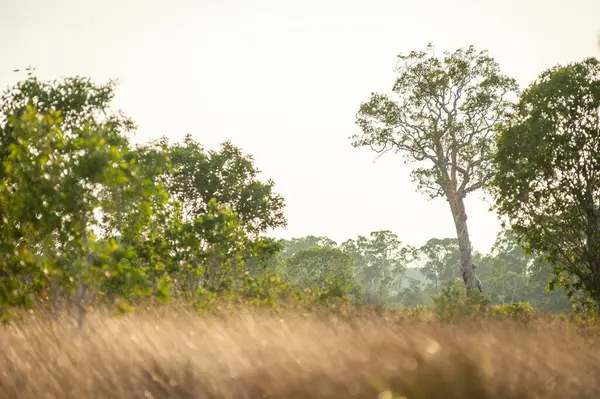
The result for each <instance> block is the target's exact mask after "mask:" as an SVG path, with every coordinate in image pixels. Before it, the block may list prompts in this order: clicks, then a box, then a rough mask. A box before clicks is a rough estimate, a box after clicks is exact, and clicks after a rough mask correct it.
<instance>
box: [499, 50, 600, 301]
mask: <svg viewBox="0 0 600 399" xmlns="http://www.w3.org/2000/svg"><path fill="white" fill-rule="evenodd" d="M599 107H600V61H599V60H598V59H596V58H588V59H586V60H584V61H582V62H579V63H573V64H569V65H567V66H556V67H554V68H551V69H549V70H547V71H545V72H544V73H542V74H541V75H540V76H539V78H538V79H537V80H536V81H535V82H534V83H532V84H531V86H530V87H529V88H527V90H525V91H524V92H523V93H522V95H521V97H520V100H519V103H518V105H517V106H516V109H515V110H514V113H513V114H512V116H511V118H510V120H509V121H507V122H506V123H504V124H502V125H501V126H500V129H499V134H498V151H497V153H496V155H495V157H494V166H495V170H496V173H495V176H494V179H493V180H492V181H491V185H490V186H491V192H492V194H493V195H494V197H495V207H496V209H497V211H498V212H499V213H500V214H501V215H503V216H506V217H507V218H508V219H509V222H510V225H511V227H512V229H513V231H514V232H515V233H516V234H517V236H518V237H519V238H520V239H521V240H522V241H523V242H524V243H525V244H526V246H527V248H528V249H529V250H531V251H533V252H537V253H544V254H547V255H548V257H547V259H548V261H550V262H551V263H552V264H554V266H555V270H554V274H555V278H554V281H553V282H552V285H554V284H561V285H563V286H565V287H566V288H567V290H568V293H569V294H570V295H571V296H572V295H573V294H575V293H576V292H577V291H580V290H583V291H585V292H587V293H588V294H589V295H590V296H591V297H592V298H593V299H594V300H595V301H596V303H600V117H599V115H598V112H599Z"/></svg>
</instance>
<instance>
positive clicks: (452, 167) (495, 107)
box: [352, 44, 517, 294]
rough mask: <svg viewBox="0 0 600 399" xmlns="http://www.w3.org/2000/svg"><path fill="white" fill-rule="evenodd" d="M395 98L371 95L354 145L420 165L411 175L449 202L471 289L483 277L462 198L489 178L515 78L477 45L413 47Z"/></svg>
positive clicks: (403, 61)
mask: <svg viewBox="0 0 600 399" xmlns="http://www.w3.org/2000/svg"><path fill="white" fill-rule="evenodd" d="M396 72H397V74H398V76H397V78H396V81H395V83H394V86H393V89H392V90H393V92H394V97H395V98H392V97H391V96H388V95H386V94H378V93H373V94H372V95H371V99H370V101H369V102H366V103H363V104H362V105H361V106H360V110H359V112H358V115H357V124H358V125H359V127H360V129H361V133H360V134H356V135H354V136H353V137H352V139H353V145H354V146H355V147H362V146H368V147H370V148H372V149H373V150H375V151H376V152H378V153H385V152H390V151H391V152H394V153H401V154H403V155H404V157H405V159H406V160H407V161H408V162H414V163H416V164H417V168H416V169H414V170H413V172H412V176H413V179H414V180H415V181H416V182H417V184H418V187H419V189H420V190H422V191H423V192H425V193H426V194H428V195H430V196H431V198H435V197H439V196H443V197H445V198H446V200H447V201H448V204H449V205H450V211H451V212H452V217H453V219H454V225H455V227H456V234H457V238H458V243H459V248H460V253H461V275H462V278H463V281H464V283H465V286H466V288H467V292H468V293H469V294H471V293H472V291H473V289H475V287H476V286H477V279H476V276H475V272H474V269H473V266H472V260H471V256H472V249H471V241H470V238H469V231H468V229H467V213H466V210H465V204H464V199H465V197H466V196H467V194H469V193H471V192H473V191H475V190H477V189H480V188H482V187H483V186H484V184H485V183H486V182H487V181H488V180H489V178H490V177H491V175H490V169H489V162H490V152H491V151H492V149H493V144H494V141H493V139H492V130H493V127H494V125H495V124H496V123H498V122H501V121H502V120H503V119H504V115H505V109H506V108H507V106H508V104H509V100H508V97H509V96H510V95H511V94H512V93H514V92H516V90H517V84H516V82H515V80H514V79H512V78H509V77H507V76H505V75H503V74H502V73H501V72H500V68H499V66H498V63H497V62H496V61H495V60H494V59H493V58H491V57H490V56H489V55H488V54H487V52H485V51H482V52H477V51H476V50H475V48H473V46H470V47H468V48H462V49H458V50H456V51H455V52H453V53H450V52H446V53H444V57H443V58H439V57H437V56H436V55H435V54H434V49H433V46H432V45H431V44H430V45H429V46H428V47H427V50H426V51H412V52H411V53H409V54H408V55H399V56H398V66H397V68H396Z"/></svg>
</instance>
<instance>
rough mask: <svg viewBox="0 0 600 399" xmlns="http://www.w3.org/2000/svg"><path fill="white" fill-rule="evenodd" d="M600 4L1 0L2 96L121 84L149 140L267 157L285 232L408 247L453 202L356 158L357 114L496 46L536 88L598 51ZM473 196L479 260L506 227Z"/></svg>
mask: <svg viewBox="0 0 600 399" xmlns="http://www.w3.org/2000/svg"><path fill="white" fill-rule="evenodd" d="M599 31H600V0H520V1H517V0H485V1H482V0H455V1H451V0H429V1H427V0H423V1H416V0H413V1H408V0H395V1H393V0H370V1H366V0H365V1H356V0H343V1H342V0H320V1H317V0H302V1H291V0H271V1H268V0H220V1H217V0H212V1H207V0H196V1H193V0H170V1H157V0H121V1H116V0H101V1H96V0H93V1H92V0H79V1H76V0H61V1H41V0H38V1H34V0H0V86H1V87H2V88H4V87H5V86H7V85H9V84H13V83H15V82H16V81H17V80H19V79H22V78H23V76H24V74H23V73H13V72H12V70H13V69H16V68H25V67H27V66H29V65H31V66H34V67H35V68H36V70H37V74H38V75H39V76H40V77H42V78H58V77H64V76H69V75H75V74H77V75H84V76H89V77H92V78H93V79H94V80H96V81H101V82H104V81H106V80H107V79H109V78H116V79H118V80H119V82H120V85H119V87H118V92H117V99H116V104H115V105H116V106H117V107H118V108H121V109H122V110H123V111H124V112H125V113H126V114H127V115H128V116H130V117H132V118H133V119H134V120H135V121H136V122H137V124H138V125H139V131H138V133H137V135H136V138H135V140H136V141H138V142H139V141H146V140H148V139H153V138H157V137H159V136H162V135H167V136H169V137H171V138H173V139H180V138H181V137H182V136H183V135H184V134H186V133H191V134H192V135H193V136H194V137H195V138H196V139H197V140H199V141H201V142H202V143H204V144H205V145H206V146H207V147H209V148H216V147H217V146H218V145H219V143H221V142H223V141H225V140H231V141H232V142H233V143H234V144H236V145H238V146H240V147H242V148H243V150H244V151H245V152H247V153H250V154H252V155H254V157H255V159H256V164H257V165H258V167H259V168H260V169H261V170H262V171H263V174H264V177H265V178H266V177H270V178H273V179H274V180H275V182H276V184H277V185H276V188H277V191H278V192H280V193H281V194H283V196H284V197H285V198H286V204H287V206H286V215H287V217H288V220H289V226H288V228H287V229H285V230H284V231H277V232H274V234H276V235H277V236H281V237H293V236H303V235H308V234H315V235H326V236H329V237H331V238H333V239H336V240H342V239H346V238H351V237H354V236H356V235H358V234H368V233H369V232H371V231H374V230H382V229H388V230H392V231H394V232H395V233H397V234H398V235H399V236H400V238H401V239H402V240H403V241H405V242H407V243H410V244H414V245H420V244H423V243H424V242H425V241H426V240H427V239H429V238H431V237H434V236H435V237H446V236H454V235H455V232H454V226H453V223H452V217H451V214H450V212H449V208H448V205H447V203H446V202H445V201H443V200H435V201H430V200H428V199H427V198H426V197H425V196H423V195H421V194H419V193H417V192H415V186H414V185H413V184H412V182H411V180H410V177H409V173H410V171H409V169H407V168H406V167H405V166H404V165H403V163H402V161H401V160H400V159H399V158H397V157H396V156H393V155H389V156H386V157H383V158H380V159H378V160H377V161H376V162H374V161H375V154H373V153H372V152H369V151H368V150H366V149H365V150H357V149H354V148H352V146H351V145H350V140H349V139H348V137H349V136H350V135H352V134H353V133H355V132H356V129H357V127H355V124H354V122H355V114H356V111H357V110H358V106H359V105H360V103H361V102H364V101H366V100H368V98H369V94H370V93H371V92H373V91H384V90H388V89H389V88H390V87H391V85H392V84H393V79H394V74H393V72H392V68H393V67H394V64H395V57H396V56H397V55H398V54H399V53H405V52H409V51H411V50H413V49H416V50H418V49H423V48H424V46H425V45H426V44H427V43H428V42H433V43H434V44H435V45H436V49H439V50H454V49H456V48H458V47H462V46H467V45H470V44H473V45H475V46H476V47H477V48H478V49H487V50H489V51H490V54H491V55H492V56H493V57H495V58H496V59H497V60H498V61H499V62H500V64H501V67H502V68H503V70H504V72H505V73H507V74H509V75H511V76H513V77H515V78H516V79H517V80H518V81H519V83H520V84H521V86H525V85H527V84H528V83H529V82H530V81H531V80H532V79H534V78H535V77H536V76H537V74H538V73H539V72H541V71H542V70H543V69H545V68H548V67H550V66H552V65H554V64H556V63H565V62H570V61H577V60H580V59H582V58H584V57H586V56H591V55H598V50H597V37H598V36H597V35H598V32H599ZM480 197H481V194H480V193H475V194H474V195H472V197H471V198H470V199H468V200H467V207H468V208H467V212H468V215H469V220H468V223H469V228H470V233H471V237H472V240H473V245H474V247H475V249H478V250H487V249H488V248H489V247H490V246H491V244H492V243H493V240H494V238H495V235H496V233H497V232H498V230H499V222H497V219H496V216H495V215H494V214H492V213H490V212H488V209H489V203H486V202H485V201H483V200H481V199H480Z"/></svg>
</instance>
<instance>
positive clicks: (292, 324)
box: [0, 308, 600, 399]
mask: <svg viewBox="0 0 600 399" xmlns="http://www.w3.org/2000/svg"><path fill="white" fill-rule="evenodd" d="M589 333H590V331H588V332H587V334H582V330H581V329H579V328H576V327H575V326H574V325H573V324H571V323H569V322H568V321H565V320H561V319H558V318H546V317H539V318H535V319H531V320H529V321H528V322H524V321H519V320H516V319H506V318H505V319H502V320H500V319H494V320H486V321H485V322H481V321H477V319H475V318H470V319H465V320H463V321H456V322H453V323H442V322H439V321H434V320H433V319H432V318H431V317H428V315H427V314H426V313H422V314H421V315H420V316H419V317H416V316H415V315H414V314H413V315H407V314H405V313H401V312H388V313H381V312H378V313H375V312H367V311H364V312H361V313H360V314H353V315H348V314H340V313H336V314H332V313H323V312H309V313H301V312H298V311H294V312H287V311H286V312H276V311H268V312H267V311H254V312H243V311H239V310H238V311H235V312H230V313H227V314H224V313H222V314H220V315H216V314H211V315H203V316H202V315H199V314H197V313H194V312H191V311H189V310H185V309H184V308H168V309H167V308H162V309H160V308H159V309H155V310H138V311H137V312H136V313H133V314H129V315H125V316H122V317H114V316H112V315H110V314H103V312H98V311H96V312H92V313H90V314H89V316H88V319H87V320H86V325H85V328H84V329H83V330H81V329H79V328H78V327H77V325H76V323H73V319H72V318H70V317H67V316H65V315H63V316H56V317H52V318H51V317H39V316H37V317H32V316H30V317H26V318H25V319H24V320H22V321H21V322H19V323H16V324H11V325H9V326H5V327H2V329H1V330H0V342H2V347H3V351H2V354H1V355H0V370H2V374H1V377H0V397H2V398H340V397H353V398H382V399H383V398H386V399H391V398H411V399H412V398H597V397H600V396H599V395H600V379H598V376H599V375H600V362H599V360H600V350H599V349H598V346H597V344H596V342H595V340H594V339H592V338H590V337H591V335H590V334H589Z"/></svg>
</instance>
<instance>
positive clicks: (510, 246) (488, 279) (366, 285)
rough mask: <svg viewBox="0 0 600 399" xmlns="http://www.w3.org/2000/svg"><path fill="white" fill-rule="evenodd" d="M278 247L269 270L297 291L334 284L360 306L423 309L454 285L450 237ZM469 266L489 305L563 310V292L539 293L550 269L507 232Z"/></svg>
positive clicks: (455, 248) (311, 240) (295, 241)
mask: <svg viewBox="0 0 600 399" xmlns="http://www.w3.org/2000/svg"><path fill="white" fill-rule="evenodd" d="M282 245H283V250H282V251H281V252H279V253H278V254H277V256H276V257H274V258H273V260H272V262H271V263H270V265H269V267H270V268H272V269H273V270H277V271H278V272H279V273H280V274H282V275H283V276H285V278H286V279H288V280H290V281H293V282H294V283H296V284H298V285H300V286H302V287H304V288H310V287H313V286H315V285H317V286H318V285H320V284H323V283H325V282H326V281H327V279H340V280H342V281H343V282H344V285H343V286H344V287H347V289H348V295H350V296H351V297H353V299H354V300H355V301H356V302H357V303H358V304H360V305H363V306H375V307H385V308H395V307H400V306H416V305H431V304H432V303H433V301H434V300H435V298H436V296H439V295H440V294H442V291H443V290H444V289H445V288H447V287H448V286H449V285H454V284H456V282H457V281H459V280H461V276H460V261H461V257H460V247H459V243H458V240H457V239H456V238H443V239H440V238H432V239H430V240H428V241H427V242H426V243H425V244H424V245H422V246H420V247H413V246H410V245H406V244H404V243H402V242H401V241H400V239H399V238H398V236H397V235H396V234H394V233H392V232H391V231H375V232H372V233H371V234H369V235H368V236H366V237H365V236H358V237H357V238H355V239H350V240H346V241H343V242H341V243H336V242H335V241H334V240H332V239H330V238H327V237H320V236H307V237H298V238H292V239H290V240H282ZM473 263H474V265H476V270H477V273H478V275H479V276H480V278H481V282H482V285H483V286H484V287H485V290H484V295H485V296H486V297H487V298H488V299H489V300H490V301H491V303H493V304H499V305H505V304H510V303H517V302H529V303H530V304H531V305H532V306H534V307H535V308H537V309H540V310H545V311H553V312H557V311H564V310H568V309H569V308H570V303H569V301H568V298H567V296H566V295H565V292H564V290H563V289H557V290H554V291H552V292H548V290H547V289H546V288H547V285H548V281H549V280H550V278H551V277H552V271H553V269H552V265H551V264H549V263H548V262H546V261H543V259H540V258H535V257H534V256H532V255H529V254H527V252H526V251H525V250H524V249H523V247H522V246H520V245H519V244H517V241H516V238H515V235H514V233H513V232H511V231H509V230H503V231H501V232H500V233H499V234H498V236H497V238H496V241H495V243H494V246H493V247H492V249H491V251H490V252H489V253H485V254H484V253H479V252H475V253H474V254H473ZM465 294H466V292H465Z"/></svg>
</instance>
